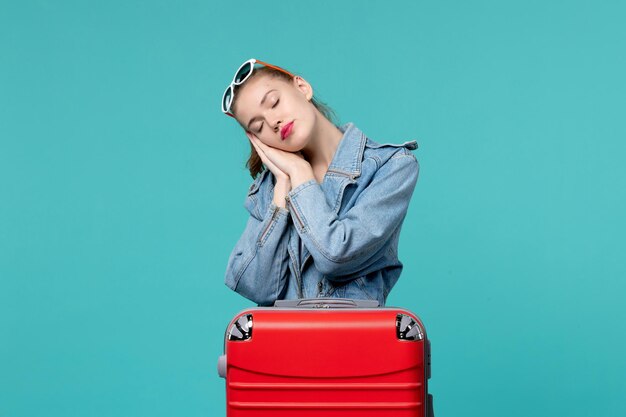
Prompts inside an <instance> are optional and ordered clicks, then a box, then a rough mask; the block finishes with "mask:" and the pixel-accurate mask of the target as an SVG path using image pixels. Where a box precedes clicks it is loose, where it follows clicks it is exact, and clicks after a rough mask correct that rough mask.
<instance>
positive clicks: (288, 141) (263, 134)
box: [233, 76, 317, 152]
mask: <svg viewBox="0 0 626 417" xmlns="http://www.w3.org/2000/svg"><path fill="white" fill-rule="evenodd" d="M312 97H313V89H312V88H311V85H310V84H309V83H308V82H306V81H305V80H304V79H303V78H302V77H300V76H296V77H295V78H294V79H293V80H292V81H291V82H289V81H284V80H282V79H278V78H273V77H268V76H259V77H257V78H252V79H250V80H248V81H246V83H245V84H244V85H243V86H242V87H241V88H240V89H239V90H238V91H237V95H236V96H235V102H234V107H233V114H234V115H235V118H236V119H237V121H238V122H239V124H240V125H241V126H242V127H243V128H244V129H246V130H249V131H250V132H252V133H254V134H255V135H256V136H257V137H258V138H259V139H260V140H261V142H263V143H264V144H266V145H268V146H271V147H274V148H278V149H282V150H285V151H288V152H298V151H300V150H301V149H302V148H304V147H305V146H306V144H307V143H308V142H309V138H310V137H311V132H313V130H314V129H313V128H314V126H315V121H316V117H317V113H316V108H315V106H314V105H313V103H311V101H310V100H311V98H312ZM292 122H293V125H292V126H291V128H290V133H289V134H288V135H287V137H285V138H284V139H283V138H282V136H281V130H282V128H283V127H284V126H286V125H287V124H289V123H292Z"/></svg>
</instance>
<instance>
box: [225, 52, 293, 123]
mask: <svg viewBox="0 0 626 417" xmlns="http://www.w3.org/2000/svg"><path fill="white" fill-rule="evenodd" d="M254 64H260V65H263V66H266V67H270V68H274V69H276V70H278V71H282V72H284V73H285V74H287V75H289V76H291V77H295V75H293V74H292V73H290V72H289V71H287V70H285V69H283V68H281V67H278V66H276V65H272V64H268V63H267V62H263V61H259V60H258V59H255V58H251V59H249V60H247V61H246V62H244V63H243V64H241V65H240V66H239V68H238V69H237V71H235V75H234V76H233V80H232V81H231V83H230V84H229V86H228V87H226V90H224V94H223V95H222V103H221V105H220V107H221V108H222V112H223V113H224V114H226V115H227V116H230V117H233V118H234V117H235V115H234V114H232V113H231V112H230V106H231V105H232V104H233V100H234V98H235V86H236V85H241V84H243V83H244V82H245V81H246V80H247V79H248V78H250V75H252V73H253V72H254ZM246 65H250V72H248V74H246V76H245V77H244V78H243V79H242V80H241V81H239V82H235V80H236V79H237V74H239V71H241V70H242V69H243V68H244V67H245V66H246ZM229 91H230V101H229V102H228V108H225V107H224V101H225V99H226V94H228V92H229Z"/></svg>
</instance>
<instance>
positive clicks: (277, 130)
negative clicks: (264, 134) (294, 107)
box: [272, 120, 282, 132]
mask: <svg viewBox="0 0 626 417" xmlns="http://www.w3.org/2000/svg"><path fill="white" fill-rule="evenodd" d="M281 124H282V121H280V120H277V121H276V122H274V123H272V125H273V126H274V132H280V125H281Z"/></svg>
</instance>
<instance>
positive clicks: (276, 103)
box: [257, 99, 280, 133]
mask: <svg viewBox="0 0 626 417" xmlns="http://www.w3.org/2000/svg"><path fill="white" fill-rule="evenodd" d="M279 101H280V99H278V100H276V102H275V103H274V105H273V106H272V108H274V107H276V106H277V105H278V102H279ZM262 130H263V123H261V126H260V127H259V130H258V131H257V133H261V131H262Z"/></svg>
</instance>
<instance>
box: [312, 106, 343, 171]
mask: <svg viewBox="0 0 626 417" xmlns="http://www.w3.org/2000/svg"><path fill="white" fill-rule="evenodd" d="M312 135H313V136H312V138H311V140H310V141H309V143H308V144H307V146H306V147H305V148H304V149H302V155H303V156H304V158H305V159H306V160H307V161H309V164H311V167H312V168H314V169H323V170H324V171H326V170H327V169H328V166H329V165H330V163H331V162H332V160H333V156H334V155H335V152H336V151H337V147H338V146H339V142H341V138H342V137H343V133H342V132H341V130H339V129H338V128H337V126H335V125H334V124H332V123H331V122H330V121H329V120H328V119H326V118H325V117H324V116H323V115H321V114H319V117H318V123H317V128H316V129H315V131H313V132H312Z"/></svg>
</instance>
